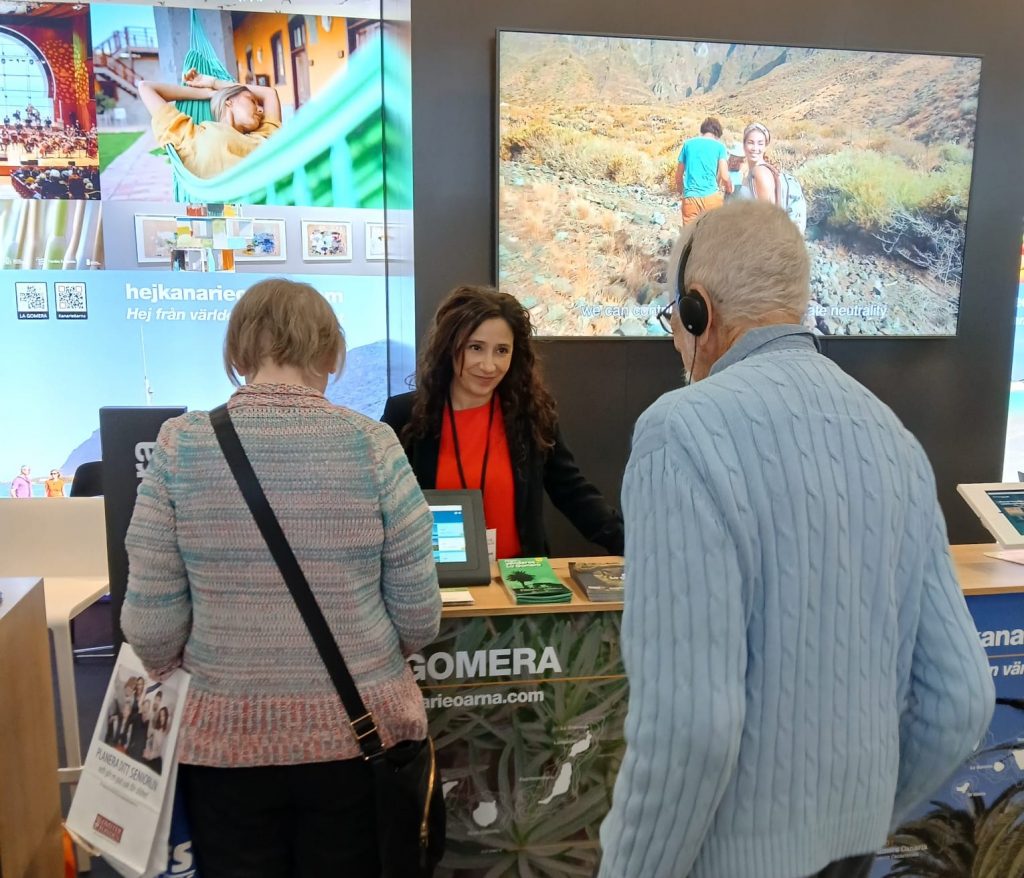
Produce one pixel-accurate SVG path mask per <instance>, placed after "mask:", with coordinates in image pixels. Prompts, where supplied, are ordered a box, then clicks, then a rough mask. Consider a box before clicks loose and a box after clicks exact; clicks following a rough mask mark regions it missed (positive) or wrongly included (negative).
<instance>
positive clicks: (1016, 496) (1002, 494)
mask: <svg viewBox="0 0 1024 878" xmlns="http://www.w3.org/2000/svg"><path fill="white" fill-rule="evenodd" d="M986 493H987V494H988V496H989V499H990V500H991V501H992V502H993V503H995V505H996V507H997V508H998V509H999V511H1000V512H1001V513H1002V514H1003V517H1004V518H1005V519H1006V520H1007V521H1009V522H1010V524H1011V525H1012V526H1013V529H1014V530H1015V531H1017V533H1019V534H1021V536H1024V491H986Z"/></svg>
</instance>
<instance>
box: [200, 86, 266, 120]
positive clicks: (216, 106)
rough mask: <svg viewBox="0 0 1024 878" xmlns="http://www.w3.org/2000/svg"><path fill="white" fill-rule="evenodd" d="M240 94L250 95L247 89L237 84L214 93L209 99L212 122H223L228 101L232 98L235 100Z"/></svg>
mask: <svg viewBox="0 0 1024 878" xmlns="http://www.w3.org/2000/svg"><path fill="white" fill-rule="evenodd" d="M242 92H248V93H249V94H252V92H251V91H249V89H248V88H246V87H245V86H244V85H240V84H238V83H235V85H229V86H228V87H227V88H222V89H219V90H217V91H215V92H214V93H213V95H212V96H211V97H210V113H211V114H212V115H213V118H214V120H216V121H217V122H222V121H224V111H225V110H226V109H227V106H228V101H230V100H231V99H232V98H237V97H238V96H239V95H240V94H241V93H242ZM253 97H255V95H253Z"/></svg>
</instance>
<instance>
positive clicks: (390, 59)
mask: <svg viewBox="0 0 1024 878" xmlns="http://www.w3.org/2000/svg"><path fill="white" fill-rule="evenodd" d="M400 51H401V50H400V49H398V48H396V47H395V46H393V45H392V44H391V41H390V40H388V39H386V38H384V37H382V36H377V37H375V38H374V39H373V40H372V41H370V42H369V43H368V44H367V45H365V46H363V47H361V48H360V49H359V51H358V52H355V53H354V54H352V55H351V56H350V57H349V63H348V66H347V68H346V69H345V70H343V71H339V73H338V75H337V76H336V77H335V78H334V79H332V80H331V82H330V83H328V85H327V86H326V88H324V90H323V91H322V92H321V93H320V94H318V95H316V96H315V97H313V98H312V99H311V100H310V101H309V102H308V103H306V104H304V105H303V106H302V107H301V108H300V109H299V110H298V111H297V112H296V114H295V115H294V116H293V117H292V118H291V119H289V120H288V121H287V122H284V123H283V124H282V126H281V130H280V131H278V132H277V133H276V134H274V135H272V136H271V137H269V138H267V141H266V143H264V144H263V145H261V146H260V147H259V148H258V149H256V150H254V151H253V152H252V153H250V154H249V155H248V156H246V157H245V158H244V159H242V160H241V161H240V162H239V163H238V164H237V165H234V166H233V167H231V168H229V169H228V170H227V171H224V172H223V173H222V174H219V175H218V176H216V177H211V178H209V179H205V180H204V179H202V178H200V177H197V176H195V174H193V173H191V172H190V171H189V170H187V169H186V168H185V166H184V165H183V164H182V162H181V159H180V158H179V157H178V154H177V152H175V150H174V147H172V146H168V147H167V155H168V157H169V158H170V161H171V168H172V170H173V172H174V197H175V200H176V201H179V202H189V201H203V202H225V203H240V204H272V205H298V206H303V207H305V206H314V207H362V208H382V207H384V145H385V142H387V140H388V139H390V138H395V140H394V141H392V142H390V143H388V154H389V157H391V158H392V159H394V158H395V157H396V155H397V156H399V157H400V158H401V161H402V163H403V164H404V163H405V162H409V165H408V166H409V167H411V156H410V155H408V132H409V131H410V130H411V122H410V119H409V104H410V98H409V96H410V82H409V71H408V59H406V58H403V57H402V56H401V54H400ZM191 67H194V68H195V69H196V70H197V71H199V72H200V73H203V74H208V75H210V76H214V77H216V78H218V79H231V78H232V77H231V74H230V73H228V71H227V70H225V69H224V66H223V65H222V64H221V62H220V61H219V60H218V58H217V55H216V52H215V51H214V49H213V46H211V45H210V42H209V40H208V39H207V38H206V34H205V33H204V32H203V28H202V25H201V24H200V21H199V16H198V14H197V10H195V9H193V10H192V14H191V39H190V44H189V50H188V52H187V53H186V55H185V60H184V65H183V69H184V70H188V69H189V68H191ZM385 90H386V91H387V93H388V97H389V101H390V104H389V105H387V106H385V103H384V100H383V95H384V92H385ZM176 106H177V108H178V109H179V110H180V111H181V112H183V113H185V114H186V115H187V116H189V117H190V118H191V119H192V120H193V121H194V122H196V123H200V122H208V121H211V120H212V118H213V116H212V114H211V113H210V102H209V101H178V102H176ZM396 144H402V146H401V147H399V149H398V151H397V153H396V150H395V145H396ZM396 170H397V169H396ZM410 183H411V175H410V174H408V173H406V174H402V173H395V174H393V175H391V176H390V178H389V180H388V185H387V200H388V207H389V208H409V207H411V206H412V191H411V189H410V185H409V184H410Z"/></svg>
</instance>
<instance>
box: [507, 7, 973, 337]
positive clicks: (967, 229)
mask: <svg viewBox="0 0 1024 878" xmlns="http://www.w3.org/2000/svg"><path fill="white" fill-rule="evenodd" d="M504 34H536V35H539V36H556V37H559V36H563V37H603V38H607V39H620V40H662V41H665V42H670V43H680V42H686V43H714V44H716V45H722V46H760V47H769V48H784V49H816V50H820V51H825V52H863V53H866V54H878V55H916V56H922V57H935V58H966V59H970V60H974V61H977V62H978V108H977V110H976V112H975V125H974V142H975V147H974V150H973V151H972V154H971V183H970V186H969V188H968V195H967V219H966V221H965V223H964V247H963V257H962V262H963V268H962V270H961V274H960V294H959V297H958V299H957V312H956V325H955V328H954V331H953V332H952V333H948V334H942V335H921V334H906V335H904V334H885V335H881V334H874V335H824V334H818V333H815V338H816V339H817V340H818V342H819V343H820V345H821V347H822V349H823V350H827V346H828V345H829V343H831V342H832V341H834V340H835V341H840V340H841V341H843V342H854V341H856V342H879V341H883V342H884V341H918V342H922V341H923V342H936V341H939V342H941V341H952V340H955V339H956V338H958V337H959V335H960V318H961V315H962V313H963V301H964V290H965V288H966V287H967V282H966V278H967V276H968V268H969V265H970V263H969V262H968V259H967V254H968V253H969V251H970V241H971V228H972V225H973V224H972V222H971V204H972V203H973V202H974V197H975V187H976V186H977V182H978V180H977V174H976V173H975V171H976V165H977V160H976V155H975V153H976V151H977V145H976V144H977V139H978V129H979V127H980V119H981V116H982V106H983V97H984V92H985V56H984V55H983V54H973V53H970V52H940V51H937V50H913V51H908V50H902V49H883V48H865V47H862V46H822V45H815V44H813V43H806V42H803V43H801V42H794V43H791V44H790V45H788V46H780V45H778V44H777V43H773V42H763V41H749V42H736V41H732V40H726V39H721V38H704V37H689V36H685V37H684V36H676V35H673V36H668V35H665V34H622V33H605V32H600V31H575V30H546V29H543V28H518V27H515V28H513V27H499V28H496V29H495V36H494V100H493V104H492V109H493V113H494V117H493V120H492V130H493V133H494V135H493V140H492V144H491V160H492V173H491V186H492V199H493V200H492V203H493V205H494V208H493V210H492V227H491V241H492V247H491V259H492V272H491V276H492V279H493V286H494V288H495V289H496V290H501V277H500V269H501V263H500V258H499V252H498V250H499V245H500V240H499V234H500V229H501V202H500V191H501V185H500V176H501V103H502V101H501V38H502V36H503V35H504ZM511 295H513V296H515V297H516V298H517V299H518V298H519V297H518V296H516V294H515V293H511ZM535 337H536V338H539V339H544V340H545V341H559V342H592V341H614V342H638V343H651V342H653V343H659V342H664V341H665V340H671V339H672V336H671V335H661V336H658V335H643V336H626V335H614V334H612V335H546V334H543V333H538V334H537V335H536V336H535Z"/></svg>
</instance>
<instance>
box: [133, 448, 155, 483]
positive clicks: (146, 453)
mask: <svg viewBox="0 0 1024 878" xmlns="http://www.w3.org/2000/svg"><path fill="white" fill-rule="evenodd" d="M154 448H156V443H155V442H136V443H135V461H136V463H135V476H136V478H140V479H141V478H142V476H143V474H144V473H145V472H146V467H147V466H149V462H150V461H151V460H152V459H153V449H154Z"/></svg>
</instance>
